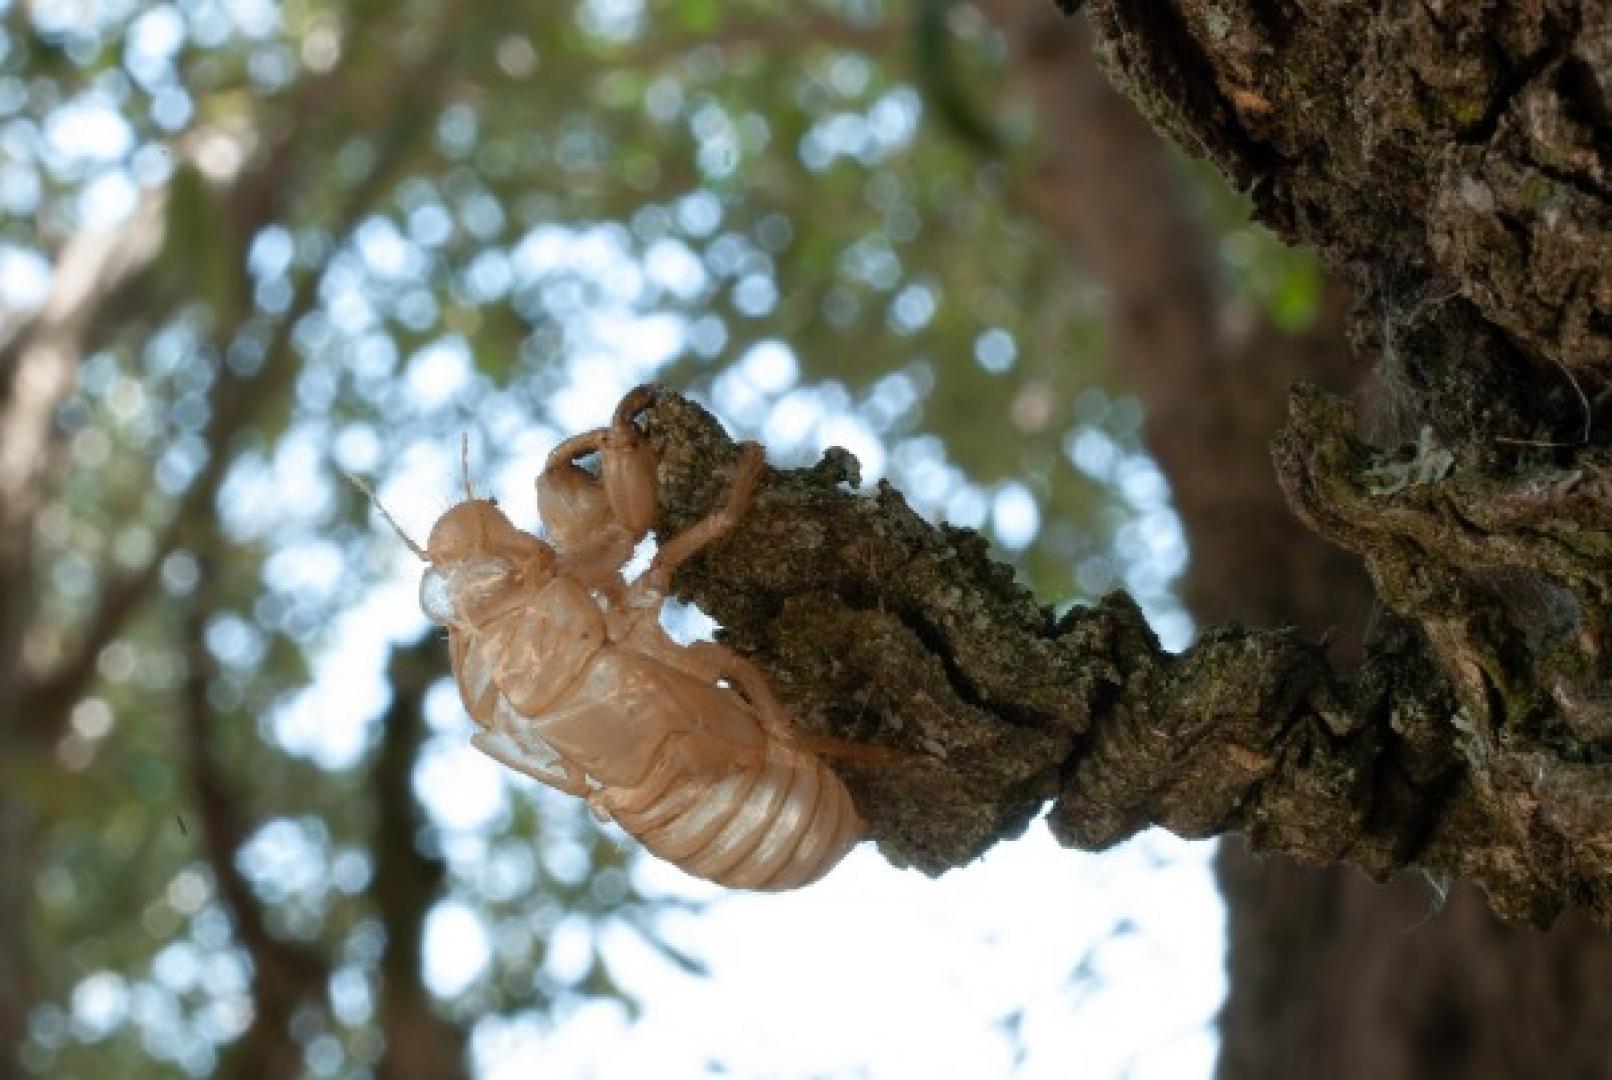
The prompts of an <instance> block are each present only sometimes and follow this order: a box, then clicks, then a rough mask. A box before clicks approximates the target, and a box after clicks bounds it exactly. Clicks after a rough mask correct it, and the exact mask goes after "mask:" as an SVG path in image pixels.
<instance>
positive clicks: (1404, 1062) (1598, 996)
mask: <svg viewBox="0 0 1612 1080" xmlns="http://www.w3.org/2000/svg"><path fill="white" fill-rule="evenodd" d="M1191 17H1192V16H1191V13H1189V14H1188V15H1186V16H1184V17H1183V22H1186V21H1189V20H1190V19H1191ZM1115 21H1117V19H1116V20H1115ZM1249 21H1251V20H1239V23H1241V24H1242V25H1244V26H1247V25H1248V22H1249ZM1110 25H1112V23H1110ZM1234 25H1235V24H1234ZM1558 25H1561V26H1563V27H1565V25H1566V24H1565V23H1561V24H1558ZM1111 40H1112V39H1111ZM1593 40H1594V39H1593V38H1589V37H1586V39H1585V42H1586V43H1589V42H1592V41H1593ZM1599 41H1600V43H1601V51H1600V52H1599V53H1596V52H1595V51H1594V50H1593V49H1591V50H1588V52H1589V56H1590V57H1591V58H1592V59H1591V62H1590V64H1589V67H1590V68H1592V69H1593V68H1597V67H1598V69H1599V74H1598V76H1592V77H1591V81H1592V82H1598V84H1599V85H1601V86H1605V85H1606V80H1607V78H1608V67H1607V66H1608V63H1609V54H1608V53H1607V51H1606V46H1607V45H1608V44H1612V41H1609V39H1608V37H1607V36H1606V35H1605V33H1604V31H1603V34H1602V36H1601V37H1600V38H1599ZM1552 47H1553V48H1554V50H1555V52H1556V55H1557V56H1566V57H1569V58H1571V57H1573V56H1574V55H1575V53H1577V52H1585V51H1586V50H1585V49H1584V48H1582V47H1578V48H1575V46H1574V45H1573V43H1572V42H1571V41H1564V40H1558V41H1557V42H1555V43H1554V45H1553V46H1552ZM1206 51H1208V52H1209V55H1210V62H1211V64H1213V63H1214V55H1213V52H1212V50H1207V49H1206ZM1549 55H1550V53H1549V52H1548V51H1546V46H1545V45H1544V44H1543V43H1542V42H1541V43H1538V44H1537V46H1536V52H1535V59H1534V63H1535V64H1536V65H1539V67H1538V70H1536V71H1535V73H1534V78H1535V80H1536V81H1537V80H1538V79H1539V77H1540V76H1541V75H1542V74H1544V73H1545V72H1547V71H1548V70H1549V66H1550V65H1549V64H1548V63H1545V62H1544V61H1545V58H1546V57H1547V56H1549ZM1579 63H1581V62H1575V61H1573V60H1572V59H1569V60H1568V61H1567V62H1566V63H1564V64H1562V67H1563V68H1565V71H1564V72H1561V73H1558V74H1557V76H1556V77H1557V78H1558V79H1560V78H1564V77H1565V78H1575V77H1582V76H1583V75H1584V74H1588V72H1586V71H1585V70H1584V68H1583V67H1580V66H1577V65H1578V64H1579ZM1454 66H1455V65H1451V67H1452V68H1453V67H1454ZM1230 67H1231V65H1229V64H1228V68H1230ZM1217 70H1218V69H1217ZM1233 70H1235V69H1234V68H1233ZM1575 72H1577V74H1576V75H1575ZM1451 74H1452V75H1453V74H1454V72H1453V71H1452V72H1451ZM1231 85H1232V86H1235V83H1231ZM1546 85H1549V84H1548V83H1546ZM1513 92H1515V93H1517V94H1518V96H1519V98H1520V99H1521V100H1525V101H1535V102H1537V101H1538V100H1539V97H1540V93H1541V91H1540V89H1539V87H1537V86H1532V87H1531V86H1529V85H1528V84H1527V83H1520V84H1518V85H1517V86H1516V87H1514V88H1513ZM1233 100H1235V95H1233ZM1260 100H1261V101H1264V100H1265V98H1264V95H1263V94H1261V95H1260ZM1597 100H1598V101H1599V102H1600V104H1601V105H1602V107H1603V109H1604V105H1605V104H1606V101H1607V99H1606V98H1605V97H1604V96H1599V97H1598V98H1597ZM1503 106H1504V102H1503V101H1501V100H1498V99H1497V100H1495V101H1494V102H1493V103H1492V104H1491V105H1490V107H1489V109H1488V113H1489V114H1492V115H1491V119H1490V123H1491V124H1494V123H1496V122H1497V121H1498V120H1499V118H1500V116H1501V115H1502V113H1501V109H1502V108H1503ZM1258 108H1259V106H1257V105H1256V110H1258ZM1600 119H1601V120H1602V121H1603V124H1604V121H1605V119H1606V114H1605V112H1604V111H1603V112H1602V113H1601V117H1600ZM1601 132H1602V140H1603V141H1602V142H1601V145H1600V149H1601V152H1602V153H1603V154H1604V153H1605V151H1606V149H1607V144H1606V142H1605V133H1606V129H1605V127H1604V126H1603V127H1602V128H1601ZM1602 160H1603V162H1604V158H1603V159H1602ZM1602 220H1604V218H1603V219H1602ZM1312 239H1313V237H1312ZM1595 250H1599V251H1600V252H1601V255H1600V258H1602V259H1603V260H1604V259H1605V258H1606V254H1605V253H1606V250H1607V249H1606V248H1605V247H1604V246H1598V245H1592V246H1591V247H1588V248H1585V249H1583V252H1582V253H1583V254H1587V255H1590V256H1592V257H1593V255H1594V251H1595ZM1568 325H1569V326H1571V323H1569V324H1568ZM1334 355H1335V354H1334ZM1601 355H1602V357H1603V358H1604V356H1605V351H1604V349H1603V350H1602V354H1601ZM1133 359H1134V363H1135V364H1140V365H1149V366H1150V367H1151V368H1152V369H1153V370H1150V371H1149V372H1147V373H1146V374H1144V376H1143V377H1142V378H1140V379H1138V385H1139V388H1140V389H1141V390H1142V392H1143V394H1144V400H1145V402H1146V404H1147V405H1148V413H1149V417H1150V421H1152V422H1153V423H1152V424H1151V425H1150V429H1151V430H1152V431H1153V432H1155V435H1154V438H1153V443H1154V446H1155V449H1156V451H1157V452H1158V453H1159V455H1160V458H1161V460H1162V461H1163V463H1164V464H1165V466H1166V469H1167V471H1168V472H1169V474H1170V476H1171V479H1172V481H1173V482H1174V484H1175V486H1176V489H1177V490H1178V491H1182V492H1203V491H1212V490H1214V488H1215V486H1216V484H1215V482H1214V480H1213V478H1211V477H1206V476H1204V475H1203V474H1204V473H1205V472H1207V471H1210V470H1211V469H1219V470H1221V471H1222V472H1223V473H1230V474H1241V475H1243V476H1245V477H1247V480H1246V481H1245V482H1247V483H1249V484H1253V483H1255V482H1256V481H1255V480H1254V477H1256V476H1268V475H1269V469H1268V465H1267V464H1266V462H1265V460H1263V458H1264V455H1263V448H1264V445H1265V443H1266V442H1267V440H1268V439H1269V437H1270V434H1271V432H1272V431H1273V430H1274V428H1275V426H1276V425H1275V424H1274V423H1273V422H1272V418H1271V417H1270V416H1269V415H1267V416H1266V417H1264V418H1260V417H1257V416H1251V415H1249V412H1248V411H1246V410H1244V411H1234V410H1229V409H1219V408H1216V411H1217V412H1219V413H1220V420H1221V423H1220V424H1219V430H1220V432H1221V434H1222V438H1221V440H1220V441H1219V442H1218V443H1217V445H1218V446H1219V447H1221V448H1222V449H1221V452H1220V453H1219V454H1216V455H1215V456H1214V457H1213V458H1210V456H1208V455H1205V454H1201V453H1200V454H1192V453H1186V454H1182V453H1178V452H1173V451H1175V450H1177V449H1178V448H1177V447H1176V446H1175V445H1174V444H1175V442H1176V440H1174V439H1173V438H1172V435H1173V428H1172V427H1171V425H1170V424H1168V423H1167V422H1166V423H1163V424H1159V423H1157V421H1158V420H1159V419H1160V418H1161V416H1163V417H1167V416H1168V414H1167V413H1164V414H1161V413H1160V412H1159V410H1158V409H1157V405H1156V402H1157V398H1158V395H1157V394H1156V393H1154V392H1151V391H1153V390H1154V389H1155V388H1156V387H1160V386H1162V387H1165V388H1168V389H1170V390H1171V393H1172V394H1173V395H1174V396H1176V397H1184V398H1188V399H1192V400H1196V401H1199V402H1204V403H1207V404H1208V405H1210V406H1211V407H1218V406H1221V405H1222V404H1223V403H1225V402H1227V401H1228V399H1227V398H1224V397H1220V396H1216V395H1214V394H1213V393H1205V392H1204V391H1205V390H1207V389H1210V388H1209V387H1205V386H1204V385H1203V384H1204V383H1205V382H1206V381H1209V382H1213V381H1214V379H1215V373H1214V372H1213V371H1212V370H1211V369H1209V368H1208V367H1206V366H1205V365H1201V364H1196V365H1195V364H1183V363H1177V362H1175V361H1178V360H1179V359H1180V357H1179V355H1178V354H1170V353H1168V352H1163V353H1158V352H1155V353H1147V354H1142V353H1138V354H1136V356H1135V357H1134V358H1133ZM1294 374H1295V375H1297V374H1304V373H1303V372H1302V370H1295V372H1294ZM1388 374H1389V376H1390V377H1391V376H1392V375H1393V372H1392V371H1390V372H1389V373H1388ZM1272 375H1273V377H1272V379H1271V381H1270V383H1268V384H1266V385H1264V386H1261V387H1254V386H1250V387H1248V388H1247V389H1248V390H1249V391H1250V393H1251V395H1252V399H1253V400H1256V401H1262V402H1264V403H1266V407H1267V409H1271V408H1274V406H1275V403H1276V402H1277V401H1278V399H1279V397H1280V396H1281V394H1282V390H1283V388H1282V387H1281V386H1279V385H1276V384H1275V383H1276V373H1274V372H1273V373H1272ZM1307 377H1310V378H1317V377H1320V373H1319V372H1317V373H1314V374H1309V375H1307ZM1167 400H1168V399H1167ZM1206 423H1211V421H1206ZM1225 482H1226V481H1225V480H1224V479H1222V480H1221V483H1225ZM1234 484H1235V482H1234ZM1267 491H1268V493H1269V494H1270V495H1271V496H1272V497H1271V498H1269V499H1267V500H1266V501H1265V502H1263V503H1259V504H1256V503H1255V502H1253V501H1245V502H1242V503H1239V504H1238V509H1239V511H1240V513H1239V514H1238V515H1237V517H1236V518H1234V517H1232V516H1229V515H1225V514H1220V515H1215V514H1204V513H1199V512H1195V511H1196V510H1197V509H1198V508H1199V505H1201V504H1196V503H1194V502H1192V501H1183V503H1182V506H1181V509H1182V513H1183V517H1184V518H1185V519H1186V524H1187V527H1188V534H1189V536H1190V538H1191V541H1192V549H1193V552H1194V556H1195V557H1194V560H1193V564H1192V572H1191V583H1190V585H1189V588H1188V594H1189V596H1190V597H1192V600H1193V610H1194V612H1195V614H1197V615H1198V616H1199V617H1201V618H1204V619H1207V620H1221V619H1225V618H1233V617H1235V618H1245V619H1250V620H1252V621H1255V622H1259V623H1267V624H1268V623H1272V622H1276V621H1279V620H1282V619H1284V618H1293V617H1295V616H1299V617H1307V618H1308V619H1310V620H1315V619H1319V620H1322V621H1325V620H1327V619H1328V614H1327V612H1326V610H1325V608H1324V607H1323V608H1322V609H1321V610H1316V609H1315V608H1314V606H1313V600H1311V599H1309V598H1314V597H1317V596H1320V597H1323V598H1325V597H1328V596H1329V594H1330V595H1332V596H1333V597H1336V594H1331V593H1330V590H1328V589H1322V590H1316V589H1315V588H1314V585H1315V584H1316V583H1317V582H1318V581H1319V580H1321V576H1320V574H1318V571H1320V573H1321V574H1324V573H1325V571H1324V570H1322V568H1321V566H1320V565H1317V564H1310V565H1308V566H1306V565H1304V564H1303V560H1302V558H1301V557H1299V556H1298V555H1297V553H1298V552H1301V551H1304V550H1306V549H1307V548H1308V547H1309V545H1308V544H1306V543H1304V542H1302V541H1301V542H1298V543H1297V544H1296V545H1295V547H1294V549H1293V550H1294V552H1295V558H1294V559H1291V560H1284V561H1283V563H1282V564H1281V565H1282V566H1283V568H1284V570H1285V571H1288V572H1287V573H1283V574H1271V573H1269V571H1268V565H1266V564H1264V563H1263V560H1264V559H1265V558H1266V557H1267V553H1266V552H1264V551H1261V550H1259V549H1256V548H1254V547H1251V546H1246V545H1241V544H1239V543H1238V542H1237V535H1238V533H1239V531H1240V530H1239V521H1238V519H1239V518H1242V517H1243V516H1244V515H1246V516H1248V517H1249V518H1251V519H1254V520H1260V521H1265V520H1272V519H1275V518H1287V517H1288V514H1287V511H1286V507H1285V506H1283V505H1282V504H1281V503H1280V500H1279V499H1278V498H1276V497H1274V496H1275V491H1274V488H1267ZM1259 531H1264V530H1263V529H1262V530H1259ZM1253 578H1262V579H1265V580H1267V581H1270V582H1272V583H1273V585H1274V588H1275V593H1274V594H1273V593H1272V592H1270V591H1261V592H1259V593H1252V594H1245V593H1239V592H1238V590H1237V589H1236V588H1235V586H1234V585H1233V586H1232V587H1229V588H1228V587H1227V585H1226V584H1225V583H1235V582H1241V581H1247V580H1249V579H1253ZM1301 613H1302V614H1301ZM1312 624H1313V623H1312ZM1218 870H1219V875H1220V879H1221V884H1222V887H1223V889H1224V891H1225V895H1226V899H1227V903H1228V905H1229V906H1230V925H1229V930H1230V942H1229V949H1230V956H1229V962H1228V967H1229V975H1230V994H1229V997H1228V999H1227V1002H1226V1005H1225V1009H1224V1012H1223V1014H1222V1017H1221V1037H1222V1054H1221V1061H1220V1069H1219V1072H1220V1075H1221V1076H1223V1077H1227V1078H1237V1080H1245V1078H1260V1077H1269V1078H1272V1080H1275V1078H1281V1077H1290V1076H1297V1075H1306V1076H1315V1077H1321V1078H1325V1077H1339V1078H1346V1077H1360V1076H1371V1077H1382V1078H1398V1077H1404V1078H1411V1077H1423V1076H1435V1075H1436V1076H1462V1077H1494V1078H1501V1077H1518V1076H1580V1077H1593V1076H1608V1075H1612V1049H1609V1044H1608V1043H1607V1040H1606V1036H1605V1033H1606V1032H1607V1031H1609V1030H1612V938H1609V937H1608V936H1607V935H1605V934H1604V933H1602V932H1600V931H1598V930H1597V929H1595V928H1594V927H1593V926H1591V925H1589V924H1588V922H1587V921H1586V920H1584V919H1582V918H1578V917H1569V918H1565V919H1563V920H1562V921H1560V922H1559V923H1558V924H1557V925H1556V926H1555V927H1554V928H1553V929H1552V930H1551V931H1550V932H1549V933H1546V934H1539V933H1536V932H1534V931H1531V930H1527V929H1519V928H1515V927H1510V926H1506V925H1503V924H1501V923H1500V922H1499V921H1498V920H1496V919H1495V918H1494V917H1493V915H1491V914H1490V913H1489V911H1488V908H1487V906H1486V905H1485V904H1484V902H1483V900H1482V899H1481V897H1479V896H1478V895H1477V894H1476V892H1475V891H1474V890H1472V889H1471V888H1470V887H1467V886H1465V885H1462V884H1460V883H1459V882H1457V883H1455V884H1454V885H1453V886H1452V887H1451V888H1450V891H1449V893H1448V897H1447V903H1446V897H1445V895H1444V894H1443V893H1442V891H1441V890H1439V889H1437V888H1435V887H1434V885H1433V884H1432V883H1431V882H1428V881H1425V880H1422V879H1419V878H1417V877H1414V876H1412V877H1408V878H1402V879H1400V880H1399V881H1397V882H1395V883H1393V884H1391V885H1389V886H1387V887H1379V886H1377V885H1374V884H1372V883H1371V882H1369V881H1367V880H1366V879H1364V878H1363V877H1361V876H1360V875H1358V874H1356V873H1354V872H1352V871H1349V870H1346V869H1339V868H1332V869H1315V868H1310V867H1304V866H1300V865H1298V864H1296V863H1293V862H1292V861H1290V860H1287V859H1284V858H1281V857H1275V858H1271V859H1263V860H1262V859H1256V858H1253V857H1250V856H1249V854H1248V853H1247V851H1246V850H1245V849H1244V847H1243V846H1242V844H1240V843H1238V842H1231V843H1228V844H1227V845H1226V846H1225V847H1223V849H1222V854H1221V857H1220V859H1219V863H1218Z"/></svg>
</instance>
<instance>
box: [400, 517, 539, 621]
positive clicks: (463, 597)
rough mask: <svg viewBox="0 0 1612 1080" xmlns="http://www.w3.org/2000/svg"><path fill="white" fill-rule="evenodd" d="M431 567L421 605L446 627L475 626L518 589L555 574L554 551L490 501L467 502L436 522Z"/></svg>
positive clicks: (427, 550)
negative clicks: (521, 528) (511, 520)
mask: <svg viewBox="0 0 1612 1080" xmlns="http://www.w3.org/2000/svg"><path fill="white" fill-rule="evenodd" d="M425 555H426V559H427V561H429V562H430V564H431V566H430V569H428V570H427V571H426V572H425V578H424V579H423V580H422V581H421V583H420V606H421V607H423V608H424V609H425V613H426V615H427V616H429V617H430V618H431V619H432V620H434V621H435V622H438V623H442V624H444V625H452V624H457V623H469V624H474V623H476V622H479V621H480V618H481V617H483V616H485V615H486V614H487V613H489V612H490V611H491V610H493V609H494V608H496V607H498V606H500V605H501V604H502V603H503V602H504V601H505V600H506V599H507V598H508V597H510V596H511V594H512V592H513V591H514V590H516V589H518V588H524V587H530V586H532V585H541V584H542V583H544V582H546V581H547V580H548V578H550V577H552V576H553V574H554V559H555V556H554V551H553V549H552V548H550V547H549V546H548V545H547V544H545V543H543V541H541V540H539V539H538V538H537V537H535V536H533V535H532V534H531V533H528V532H523V531H521V530H520V529H517V528H516V527H515V526H514V524H513V523H511V522H510V520H509V518H507V517H505V516H504V513H503V511H501V510H499V509H498V506H497V504H495V503H494V502H493V501H492V500H491V499H466V500H464V501H463V502H461V503H459V504H458V505H457V506H454V507H453V508H451V509H450V510H449V511H448V512H447V513H446V514H443V515H442V517H441V518H439V519H438V520H437V523H436V525H435V526H433V527H432V529H431V535H430V537H429V538H428V539H427V540H426V543H425Z"/></svg>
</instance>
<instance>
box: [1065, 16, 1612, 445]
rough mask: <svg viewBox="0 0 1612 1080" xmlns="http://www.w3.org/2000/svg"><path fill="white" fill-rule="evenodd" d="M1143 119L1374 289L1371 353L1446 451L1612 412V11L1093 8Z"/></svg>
mask: <svg viewBox="0 0 1612 1080" xmlns="http://www.w3.org/2000/svg"><path fill="white" fill-rule="evenodd" d="M1087 10H1088V12H1089V16H1090V20H1091V23H1092V26H1093V29H1094V30H1095V32H1096V34H1097V40H1098V53H1099V56H1100V57H1101V58H1102V60H1103V61H1104V64H1105V67H1106V69H1107V71H1108V73H1109V74H1110V76H1111V77H1113V78H1114V80H1115V81H1116V83H1117V84H1118V85H1119V86H1120V88H1121V89H1122V90H1124V91H1125V92H1126V93H1128V94H1129V95H1130V96H1131V97H1132V98H1134V99H1135V100H1136V101H1137V103H1138V104H1139V105H1140V106H1141V108H1142V111H1143V112H1144V113H1145V114H1146V115H1147V116H1148V117H1149V118H1150V119H1151V120H1153V122H1154V123H1155V125H1156V126H1158V127H1160V128H1161V129H1163V130H1164V131H1165V132H1166V133H1167V134H1169V135H1171V136H1172V137H1173V138H1175V139H1176V140H1177V141H1179V142H1180V143H1181V144H1182V145H1183V146H1184V147H1186V148H1187V149H1188V150H1189V151H1191V152H1193V153H1195V154H1197V155H1198V156H1202V157H1206V158H1208V159H1209V160H1210V161H1212V162H1214V163H1215V164H1216V165H1218V166H1219V167H1220V168H1221V169H1222V170H1223V171H1225V173H1226V174H1227V176H1228V177H1229V178H1230V179H1231V180H1232V182H1233V183H1234V184H1235V185H1236V186H1237V187H1238V188H1239V189H1241V190H1245V191H1248V192H1249V193H1250V194H1251V195H1252V197H1253V200H1254V205H1255V212H1256V216H1258V217H1259V218H1260V219H1261V220H1262V221H1264V222H1265V223H1266V224H1268V225H1270V226H1271V227H1272V228H1274V229H1276V230H1277V231H1278V232H1279V233H1281V234H1282V235H1283V236H1285V237H1286V238H1288V239H1290V240H1292V241H1294V242H1298V243H1305V244H1308V245H1311V246H1313V247H1315V248H1316V249H1317V250H1318V251H1320V253H1321V255H1322V257H1323V258H1324V259H1325V260H1326V261H1327V263H1328V264H1329V265H1331V266H1332V267H1333V268H1334V269H1336V270H1338V271H1340V272H1343V273H1345V274H1347V275H1348V276H1349V277H1350V278H1351V279H1352V280H1353V281H1354V282H1355V283H1356V284H1357V286H1358V287H1359V288H1360V290H1361V294H1362V297H1363V302H1362V304H1361V306H1360V310H1359V312H1358V317H1357V320H1356V325H1355V337H1356V344H1357V351H1358V352H1359V353H1360V355H1361V356H1362V357H1367V358H1372V359H1377V360H1379V362H1380V364H1379V366H1380V369H1381V374H1382V377H1383V379H1384V381H1385V383H1387V384H1388V385H1389V387H1390V389H1391V391H1392V395H1391V396H1392V400H1391V401H1390V402H1389V404H1390V406H1391V407H1392V408H1394V409H1395V410H1398V411H1400V412H1403V413H1404V414H1405V420H1406V421H1407V422H1409V424H1410V430H1411V432H1412V433H1414V432H1415V431H1416V430H1418V429H1419V428H1420V427H1421V426H1422V425H1430V426H1432V427H1433V428H1434V431H1435V433H1436V434H1437V435H1438V436H1439V437H1440V438H1441V439H1442V440H1444V441H1445V442H1459V441H1471V442H1474V443H1476V442H1485V443H1488V444H1489V445H1490V446H1491V447H1493V448H1494V449H1495V451H1496V452H1497V453H1498V452H1502V451H1503V450H1504V449H1505V448H1507V447H1512V448H1514V447H1515V446H1516V445H1517V440H1534V441H1535V442H1551V443H1561V442H1566V443H1578V442H1582V441H1586V440H1587V439H1589V438H1591V437H1593V434H1594V432H1595V431H1596V430H1597V429H1600V430H1605V425H1604V424H1603V423H1598V422H1596V421H1598V420H1604V419H1605V417H1604V415H1598V414H1604V413H1605V411H1606V407H1607V405H1608V404H1609V401H1608V400H1607V397H1606V395H1605V391H1606V389H1607V385H1608V375H1609V367H1612V364H1609V361H1612V260H1609V259H1608V258H1607V252H1608V250H1612V138H1609V136H1608V124H1609V121H1612V8H1609V7H1608V6H1607V5H1606V4H1604V3H1599V2H1593V0H1547V2H1544V3H1538V4H1527V5H1516V4H1492V3H1474V4H1459V3H1423V4H1387V3H1381V2H1375V3H1336V4H1323V5H1303V6H1302V7H1300V6H1299V5H1293V4H1287V3H1273V2H1270V0H1177V2H1174V3H1161V4H1127V3H1120V2H1116V0H1094V2H1092V3H1090V4H1088V5H1087Z"/></svg>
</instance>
